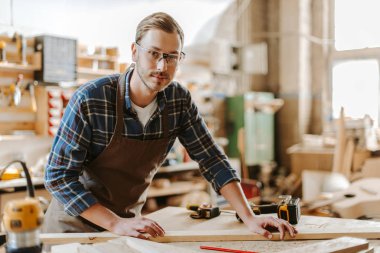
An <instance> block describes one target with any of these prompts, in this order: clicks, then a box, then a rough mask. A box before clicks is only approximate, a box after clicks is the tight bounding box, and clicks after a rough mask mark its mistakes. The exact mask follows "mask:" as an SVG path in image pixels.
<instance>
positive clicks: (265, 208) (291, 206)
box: [236, 195, 301, 225]
mask: <svg viewBox="0 0 380 253" xmlns="http://www.w3.org/2000/svg"><path fill="white" fill-rule="evenodd" d="M279 198H280V199H281V200H280V202H278V203H275V204H269V205H255V204H254V203H250V206H251V209H252V211H253V213H254V214H256V215H260V214H267V213H277V217H278V218H281V219H283V220H286V221H288V222H289V223H290V224H293V225H295V224H297V223H298V221H299V219H300V217H301V208H300V204H299V202H300V199H299V198H292V196H290V195H280V196H279ZM236 218H237V219H238V220H239V221H241V222H242V220H241V219H240V217H239V215H238V214H237V213H236Z"/></svg>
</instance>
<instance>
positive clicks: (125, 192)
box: [43, 70, 170, 233]
mask: <svg viewBox="0 0 380 253" xmlns="http://www.w3.org/2000/svg"><path fill="white" fill-rule="evenodd" d="M127 73H128V70H127V71H126V73H124V74H122V75H121V76H120V78H119V81H118V87H117V102H116V113H117V119H116V127H115V130H114V133H113V136H112V138H111V141H110V143H109V144H108V145H107V147H106V148H105V149H104V151H103V152H102V153H101V154H100V155H99V156H98V157H97V158H95V159H94V160H93V161H92V162H91V163H90V164H89V165H88V167H87V168H86V169H85V170H84V172H83V175H82V176H80V181H81V182H82V183H83V185H84V187H85V188H86V189H88V190H90V191H91V192H92V194H93V195H94V196H95V197H96V198H97V199H98V201H99V203H100V204H102V205H104V206H105V207H107V208H108V209H110V210H112V211H113V212H115V213H116V214H117V215H119V216H121V217H125V218H128V217H134V216H139V215H141V209H142V206H143V205H144V203H145V201H146V197H147V191H148V187H149V185H150V183H151V181H152V178H153V176H154V175H155V173H156V172H157V170H158V168H159V167H160V165H161V164H162V162H163V161H164V159H165V154H166V150H167V148H168V145H169V140H170V139H169V136H168V135H169V134H168V133H169V129H168V125H169V124H168V111H167V107H165V109H164V111H163V115H162V116H163V117H162V121H161V123H162V124H163V138H161V139H155V140H136V139H130V138H127V137H124V136H122V132H123V129H124V118H123V107H124V100H125V79H126V74H127ZM99 230H101V228H100V227H98V226H96V225H94V224H92V223H90V222H89V221H87V220H85V219H84V218H82V217H80V216H79V217H73V216H70V215H68V214H66V213H65V212H64V211H63V205H62V204H60V203H59V202H58V201H57V200H56V199H55V198H53V199H52V202H51V204H50V206H49V208H48V210H47V212H46V214H45V222H44V228H43V232H45V233H49V232H50V233H58V232H93V231H99Z"/></svg>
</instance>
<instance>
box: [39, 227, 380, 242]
mask: <svg viewBox="0 0 380 253" xmlns="http://www.w3.org/2000/svg"><path fill="white" fill-rule="evenodd" d="M343 235H345V236H351V237H357V238H366V239H378V238H380V233H379V230H378V229H373V231H371V228H368V229H367V231H366V232H363V231H360V230H358V231H356V232H349V231H348V232H345V231H335V232H326V233H324V232H305V233H302V234H298V235H297V236H296V237H295V238H291V237H290V236H289V235H288V234H286V236H285V238H284V240H321V239H334V238H338V237H342V236H343ZM117 237H120V236H118V235H115V234H112V233H109V232H104V233H67V234H64V233H51V234H41V235H40V238H41V240H42V242H43V243H45V244H64V243H74V242H77V243H97V242H105V241H108V240H110V239H115V238H117ZM150 240H152V241H154V242H165V243H169V242H211V241H266V240H268V239H266V238H264V237H263V236H261V235H258V234H253V233H251V234H249V233H247V231H245V230H199V231H197V230H191V231H188V230H182V231H166V233H165V236H164V237H156V238H152V237H151V238H150ZM279 240H280V234H279V233H273V238H272V239H271V241H279Z"/></svg>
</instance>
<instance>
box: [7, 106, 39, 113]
mask: <svg viewBox="0 0 380 253" xmlns="http://www.w3.org/2000/svg"><path fill="white" fill-rule="evenodd" d="M0 113H35V112H34V111H33V110H32V108H28V107H3V108H0Z"/></svg>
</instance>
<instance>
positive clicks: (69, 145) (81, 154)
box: [45, 89, 97, 216]
mask: <svg viewBox="0 0 380 253" xmlns="http://www.w3.org/2000/svg"><path fill="white" fill-rule="evenodd" d="M85 97H86V96H85V94H83V93H82V92H81V90H80V89H78V90H77V92H76V93H75V94H74V95H73V97H72V98H71V100H70V102H69V104H68V106H67V107H66V109H65V113H64V115H63V117H62V120H61V124H60V126H59V129H58V132H57V135H56V137H55V139H54V142H53V146H52V149H51V152H50V156H49V159H48V163H47V166H46V169H45V187H46V189H47V190H48V191H49V192H50V193H51V194H52V195H53V196H54V197H55V198H56V199H57V200H58V201H59V202H61V203H62V204H63V206H64V210H65V212H66V213H68V214H70V215H72V216H78V215H80V214H81V213H82V212H83V211H85V210H86V209H87V208H89V207H90V206H92V205H94V204H95V203H97V200H96V198H95V197H94V196H93V195H92V193H91V192H89V191H88V190H86V189H85V188H84V186H83V185H82V183H80V182H79V175H80V174H81V173H82V170H83V163H84V161H85V159H86V155H87V149H88V147H89V145H90V140H91V127H90V125H89V123H88V118H87V116H86V115H88V107H87V104H86V99H85Z"/></svg>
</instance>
